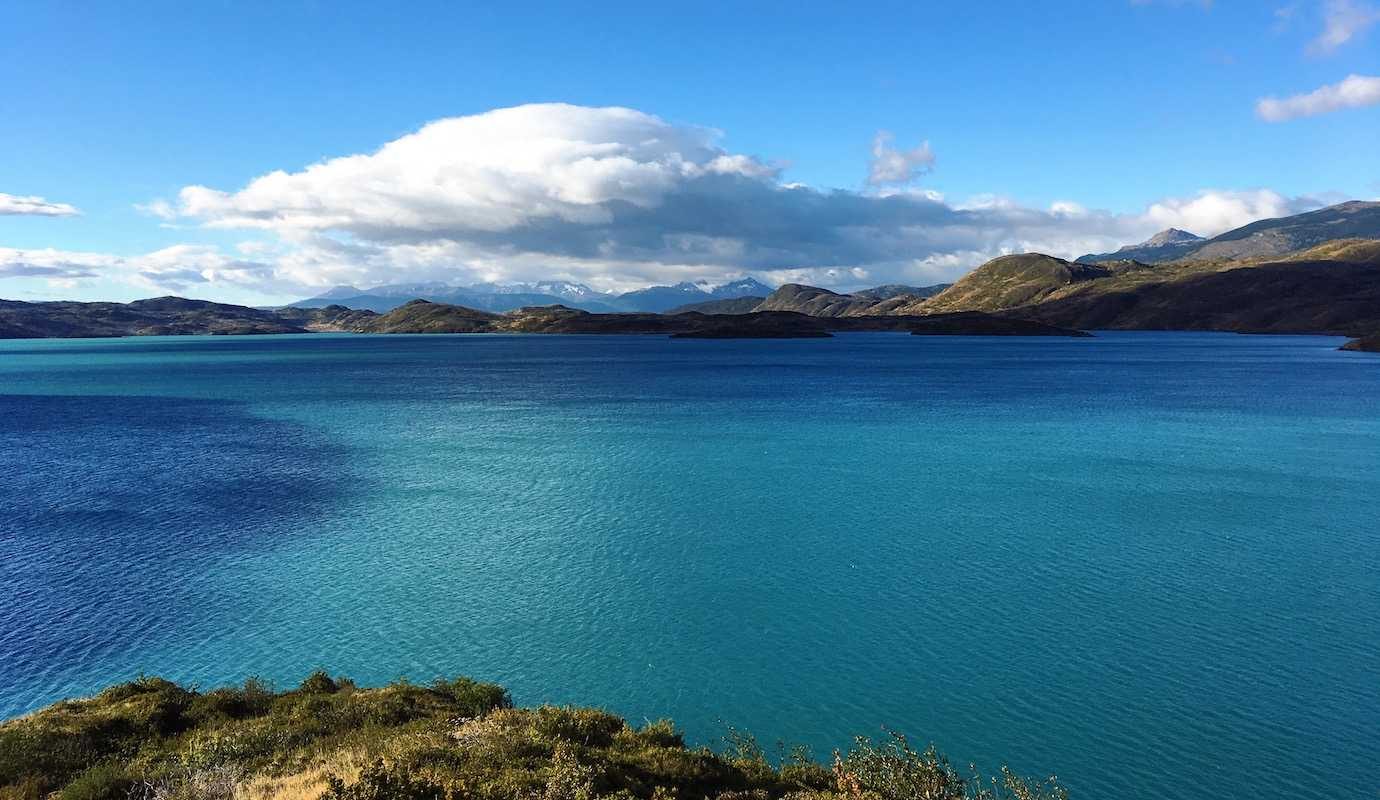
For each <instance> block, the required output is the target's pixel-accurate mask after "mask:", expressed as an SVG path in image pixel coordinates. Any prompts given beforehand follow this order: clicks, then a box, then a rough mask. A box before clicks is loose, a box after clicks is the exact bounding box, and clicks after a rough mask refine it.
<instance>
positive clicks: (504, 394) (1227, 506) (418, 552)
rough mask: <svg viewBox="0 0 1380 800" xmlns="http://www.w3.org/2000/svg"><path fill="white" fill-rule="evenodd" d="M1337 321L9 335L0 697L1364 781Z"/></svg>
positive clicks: (1137, 775)
mask: <svg viewBox="0 0 1380 800" xmlns="http://www.w3.org/2000/svg"><path fill="white" fill-rule="evenodd" d="M1342 341H1343V340H1341V339H1336V338H1328V337H1310V336H1272V337H1260V336H1237V335H1231V334H1202V333H1102V334H1099V335H1098V336H1097V337H1096V338H1093V339H1064V338H1049V339H1028V338H1013V339H1003V338H974V337H913V336H904V335H896V334H850V335H840V336H836V337H835V338H832V339H821V340H786V341H698V340H671V339H667V338H664V337H652V336H645V337H638V336H610V337H592V336H364V335H348V334H345V335H326V334H322V335H308V336H269V337H181V338H177V337H171V338H164V337H149V338H134V339H124V340H66V341H60V340H43V341H4V342H0V717H5V716H13V715H16V714H20V713H23V712H25V711H28V710H31V709H34V708H36V707H38V706H41V705H44V704H47V703H50V702H52V701H54V700H57V699H59V698H62V697H66V696H72V695H80V694H88V693H91V692H93V691H94V690H96V689H98V688H100V687H102V686H105V685H107V684H110V683H113V682H116V681H121V680H127V679H129V678H131V677H133V676H135V675H137V674H139V673H141V672H144V673H149V674H158V675H162V676H166V677H169V678H172V679H175V680H179V681H185V682H194V683H198V684H200V685H202V686H203V687H209V686H212V685H216V684H220V683H224V682H238V681H240V680H242V679H243V678H244V677H245V676H247V675H259V676H262V677H264V678H267V679H271V680H273V681H275V682H276V683H277V684H278V685H279V686H280V687H286V686H291V685H294V684H295V683H296V682H297V681H300V680H301V679H302V678H303V677H305V675H306V674H307V673H308V672H309V671H311V670H312V669H314V668H316V667H324V668H327V669H329V670H330V671H331V672H333V673H337V674H345V675H349V676H351V677H353V678H355V679H356V680H357V681H359V682H360V683H364V684H378V683H385V682H388V681H390V680H393V679H395V678H398V677H400V676H405V677H407V678H410V679H413V680H417V681H426V680H430V679H431V678H433V677H436V676H438V675H448V676H454V675H469V676H473V677H476V678H480V679H484V680H491V681H496V682H499V683H502V684H504V685H505V686H507V687H509V688H510V689H511V690H512V692H513V695H514V699H515V700H516V701H517V702H518V703H519V704H536V703H541V702H553V703H580V704H591V705H600V706H603V707H606V708H608V709H610V710H613V711H615V712H618V713H620V714H623V715H625V716H627V717H628V718H629V719H630V720H632V721H634V722H641V721H643V720H647V719H656V718H660V717H671V718H673V719H675V720H676V721H677V722H678V723H679V724H680V725H681V726H682V727H683V728H684V730H685V731H686V733H687V736H688V737H689V738H690V739H691V740H692V741H695V742H701V743H707V744H711V745H717V744H718V743H719V742H720V740H721V737H722V736H723V734H724V733H725V731H726V726H727V725H733V726H735V727H738V728H743V729H746V730H749V731H752V732H754V733H756V734H757V736H758V737H759V738H760V739H761V740H762V741H763V742H764V743H766V744H767V745H768V747H769V750H771V751H772V752H775V742H776V741H777V740H778V739H784V740H786V741H787V742H788V743H795V742H799V743H804V744H808V745H809V746H810V747H812V748H813V751H814V753H815V755H816V757H818V758H822V759H827V758H828V755H829V752H830V751H831V750H832V748H834V747H841V746H846V745H847V744H848V743H849V742H850V741H851V736H853V735H854V734H866V735H873V736H877V735H885V734H884V733H883V730H882V728H883V726H885V727H887V728H890V729H895V730H900V731H904V732H906V733H908V734H910V736H911V738H912V740H918V741H921V742H925V741H933V742H935V743H936V744H937V745H938V746H939V748H940V749H941V750H942V751H944V752H946V753H948V754H949V755H950V756H951V757H952V758H953V759H954V760H955V761H956V762H959V763H962V764H966V763H968V762H976V763H978V764H979V765H981V766H983V767H984V769H989V770H990V769H991V768H993V767H995V766H997V765H999V764H1001V763H1009V764H1010V765H1011V766H1012V767H1013V768H1014V769H1015V770H1016V771H1018V772H1022V773H1030V774H1041V775H1048V774H1051V773H1053V774H1057V775H1058V776H1059V778H1060V780H1061V781H1062V782H1063V783H1065V785H1067V786H1068V787H1069V788H1070V789H1071V791H1072V793H1073V796H1074V797H1075V798H1096V797H1121V798H1141V797H1144V798H1177V797H1184V798H1188V797H1209V796H1211V797H1221V798H1231V797H1241V798H1246V797H1251V798H1254V797H1258V796H1290V797H1293V798H1323V797H1327V798H1336V797H1356V798H1361V797H1366V798H1372V797H1374V796H1375V792H1376V791H1377V789H1380V778H1377V777H1376V775H1375V771H1374V768H1375V766H1376V764H1380V391H1378V390H1380V357H1376V356H1373V355H1367V354H1360V353H1342V352H1338V351H1337V350H1336V348H1337V346H1338V345H1339V344H1341V342H1342Z"/></svg>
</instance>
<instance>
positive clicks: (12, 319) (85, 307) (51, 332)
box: [0, 297, 355, 339]
mask: <svg viewBox="0 0 1380 800" xmlns="http://www.w3.org/2000/svg"><path fill="white" fill-rule="evenodd" d="M353 315H355V312H353V311H351V310H350V309H347V308H343V307H341V306H331V307H327V308H323V309H274V310H266V309H259V308H249V307H247V306H237V305H229V304H226V303H212V302H209V301H206V300H189V299H187V298H183V297H156V298H153V299H150V300H136V301H134V302H132V303H76V302H65V301H56V302H43V303H25V302H20V301H16V300H0V338H3V339H30V338H86V337H101V336H152V335H177V334H253V333H306V332H308V331H311V330H323V329H330V328H332V327H333V325H334V323H335V321H336V320H337V319H338V318H342V317H347V318H348V317H351V316H353Z"/></svg>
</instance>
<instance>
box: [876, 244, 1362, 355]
mask: <svg viewBox="0 0 1380 800" xmlns="http://www.w3.org/2000/svg"><path fill="white" fill-rule="evenodd" d="M964 310H978V311H987V312H999V313H1002V314H1004V315H1007V316H1017V317H1021V318H1023V319H1031V320H1038V321H1041V322H1046V323H1049V324H1052V325H1060V326H1066V327H1076V328H1083V329H1092V328H1102V329H1125V330H1219V331H1238V332H1250V333H1329V334H1337V335H1347V336H1362V335H1367V334H1370V333H1373V332H1375V331H1380V242H1377V241H1368V240H1347V241H1339V242H1329V243H1327V244H1324V245H1321V246H1319V247H1315V248H1311V249H1308V250H1304V251H1302V252H1299V253H1294V254H1290V255H1288V256H1285V257H1282V258H1279V259H1260V260H1246V261H1223V262H1176V263H1170V264H1155V265H1152V264H1142V263H1140V262H1135V261H1125V262H1113V263H1107V262H1104V263H1101V264H1079V263H1077V262H1069V261H1064V260H1062V259H1057V258H1053V257H1051V256H1041V255H1024V256H1008V257H1003V258H999V259H995V260H993V261H990V262H988V263H987V264H984V265H983V266H981V267H979V268H978V269H976V270H974V271H973V272H971V273H969V274H968V275H967V276H965V277H964V278H963V279H962V280H960V281H959V282H958V283H956V284H954V285H953V286H952V287H950V288H949V289H948V290H946V291H944V292H942V293H941V294H939V295H937V296H935V297H934V298H931V299H929V300H926V301H923V302H922V303H919V304H916V305H913V306H909V307H905V308H901V309H898V310H897V313H903V314H904V313H926V312H928V313H946V312H955V311H964Z"/></svg>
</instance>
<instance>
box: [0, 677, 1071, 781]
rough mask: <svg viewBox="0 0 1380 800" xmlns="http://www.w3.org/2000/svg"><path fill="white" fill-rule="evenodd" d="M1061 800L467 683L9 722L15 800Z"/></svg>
mask: <svg viewBox="0 0 1380 800" xmlns="http://www.w3.org/2000/svg"><path fill="white" fill-rule="evenodd" d="M50 797H56V798H62V800H193V799H194V798H195V799H196V800H318V799H321V800H392V799H393V798H396V799H397V800H596V798H597V799H599V800H633V798H645V800H700V798H713V799H714V800H775V799H776V798H790V800H920V799H921V798H924V799H925V800H1059V799H1061V798H1064V797H1065V793H1064V791H1063V790H1062V789H1061V788H1060V787H1059V786H1058V785H1057V784H1055V783H1054V781H1053V779H1049V780H1047V781H1030V780H1025V779H1021V778H1017V777H1016V776H1014V775H1011V774H1009V773H1007V772H1003V773H1002V774H1001V775H1000V776H998V777H997V778H995V779H985V778H983V777H981V776H978V775H976V774H960V773H959V772H958V771H957V770H955V769H954V768H953V767H952V766H950V764H949V763H948V761H947V760H945V759H944V758H943V757H942V756H940V755H938V754H937V753H935V752H934V750H933V749H927V750H923V751H917V750H915V749H913V748H912V747H911V746H910V744H909V742H908V741H907V740H906V739H905V738H904V737H902V736H899V735H895V736H893V737H892V738H891V739H889V740H887V741H882V742H874V741H871V740H868V739H865V738H860V739H858V740H856V741H855V743H854V746H853V747H852V748H851V750H850V751H849V752H847V753H846V754H845V753H835V754H834V757H833V760H832V763H830V764H828V765H825V764H820V763H817V762H815V761H814V760H812V759H810V758H809V756H808V754H807V753H806V752H805V751H803V750H802V749H797V750H795V751H793V752H792V753H791V754H790V756H788V757H786V758H784V759H782V760H781V762H780V763H772V762H771V761H770V760H769V759H768V758H767V757H766V754H765V752H764V751H763V749H762V748H761V747H760V746H759V745H758V744H757V742H756V740H755V739H753V738H752V737H751V736H750V735H747V734H744V733H741V732H739V731H734V730H731V729H730V731H729V735H728V737H727V739H726V747H725V748H723V749H722V750H721V751H717V752H716V751H713V750H710V749H708V748H703V747H700V748H692V747H688V746H687V745H686V743H685V741H684V739H683V738H682V736H681V734H680V733H679V732H678V731H677V730H676V728H675V726H674V725H673V724H672V723H670V722H668V721H660V722H652V723H649V724H646V725H643V726H641V727H634V726H631V725H629V724H628V723H627V722H626V721H624V720H623V719H621V718H619V717H617V716H614V715H612V714H609V713H607V712H604V711H600V710H597V709H591V708H565V707H560V708H558V707H553V706H541V707H537V708H514V707H513V704H512V702H511V700H510V699H509V696H508V693H507V692H506V691H505V690H504V689H503V688H502V687H499V686H495V685H493V684H486V683H479V682H476V681H472V680H469V679H466V678H458V679H456V680H453V681H437V682H436V683H433V684H431V685H429V686H419V685H415V684H411V683H406V682H398V683H394V684H391V685H389V686H385V687H381V688H375V689H363V688H359V687H357V686H355V685H354V684H353V683H352V682H350V681H348V680H345V679H336V678H331V677H330V676H328V675H326V674H325V673H322V672H317V673H314V674H312V675H311V676H309V677H308V678H307V679H306V680H305V681H303V682H302V684H301V685H300V686H299V687H297V688H296V689H292V690H289V691H283V692H275V691H273V690H272V689H271V688H270V687H269V686H267V685H266V684H264V683H262V682H260V681H256V680H252V679H251V680H248V681H246V682H245V683H244V684H243V685H241V686H238V687H231V688H220V689H214V690H211V691H206V692H200V691H197V690H195V689H192V688H186V687H182V686H178V685H177V684H174V683H172V682H170V681H166V680H161V679H158V678H140V679H139V680H136V681H133V682H130V683H125V684H120V685H117V686H112V687H110V688H108V689H106V690H105V691H103V692H101V693H100V694H98V695H96V696H95V697H92V698H89V699H84V700H70V701H64V702H61V703H57V704H55V705H53V706H50V707H48V708H46V709H43V710H41V711H38V712H35V713H33V714H30V715H28V716H25V717H21V718H19V719H15V720H10V721H8V722H4V723H0V800H39V798H50Z"/></svg>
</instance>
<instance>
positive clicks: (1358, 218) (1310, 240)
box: [1078, 200, 1380, 264]
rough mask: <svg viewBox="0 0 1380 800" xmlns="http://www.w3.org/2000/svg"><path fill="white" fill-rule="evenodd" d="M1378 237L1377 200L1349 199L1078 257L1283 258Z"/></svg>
mask: <svg viewBox="0 0 1380 800" xmlns="http://www.w3.org/2000/svg"><path fill="white" fill-rule="evenodd" d="M1376 237H1380V202H1366V201H1362V200H1353V201H1350V202H1346V203H1339V204H1337V205H1334V206H1328V207H1327V208H1320V209H1318V210H1317V211H1309V212H1306V213H1303V214H1295V215H1294V216H1291V217H1278V218H1275V219H1262V220H1260V221H1258V222H1252V223H1251V224H1249V225H1244V226H1242V227H1240V228H1235V229H1233V230H1230V231H1227V232H1226V233H1223V234H1219V235H1217V236H1214V237H1212V238H1211V239H1204V238H1203V237H1201V236H1197V235H1195V234H1192V233H1189V232H1187V231H1181V230H1179V229H1177V228H1170V229H1168V230H1164V231H1160V232H1159V233H1157V234H1155V235H1154V236H1152V237H1150V239H1148V240H1146V241H1144V242H1141V243H1140V244H1134V245H1128V246H1126V247H1123V248H1121V249H1120V250H1117V251H1115V252H1112V253H1090V254H1088V255H1085V256H1079V257H1078V261H1079V262H1081V263H1085V264H1095V263H1100V262H1103V261H1139V262H1141V263H1144V264H1164V263H1167V262H1171V261H1229V260H1237V259H1257V258H1266V257H1270V256H1282V255H1284V254H1286V253H1293V252H1297V251H1299V250H1305V249H1307V248H1310V247H1313V246H1315V245H1319V244H1322V243H1324V242H1331V241H1336V240H1338V239H1352V238H1359V239H1373V238H1376Z"/></svg>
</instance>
